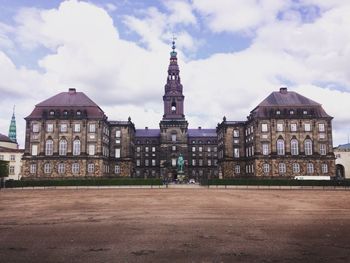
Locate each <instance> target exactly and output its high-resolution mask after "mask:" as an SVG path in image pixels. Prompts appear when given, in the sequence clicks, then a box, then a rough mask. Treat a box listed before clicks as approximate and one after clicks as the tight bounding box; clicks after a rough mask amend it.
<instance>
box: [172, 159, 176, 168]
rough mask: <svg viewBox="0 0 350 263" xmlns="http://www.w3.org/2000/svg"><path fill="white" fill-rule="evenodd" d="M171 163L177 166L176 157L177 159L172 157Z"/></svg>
mask: <svg viewBox="0 0 350 263" xmlns="http://www.w3.org/2000/svg"><path fill="white" fill-rule="evenodd" d="M171 165H172V166H173V167H175V166H176V159H175V158H173V159H171Z"/></svg>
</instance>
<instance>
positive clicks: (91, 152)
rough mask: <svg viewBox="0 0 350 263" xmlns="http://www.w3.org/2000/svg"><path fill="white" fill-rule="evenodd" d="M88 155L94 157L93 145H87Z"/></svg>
mask: <svg viewBox="0 0 350 263" xmlns="http://www.w3.org/2000/svg"><path fill="white" fill-rule="evenodd" d="M89 155H95V144H89Z"/></svg>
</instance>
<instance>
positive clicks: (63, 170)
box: [57, 163, 66, 174]
mask: <svg viewBox="0 0 350 263" xmlns="http://www.w3.org/2000/svg"><path fill="white" fill-rule="evenodd" d="M65 170H66V169H65V165H64V163H59V164H58V168H57V171H58V173H59V174H64V172H65Z"/></svg>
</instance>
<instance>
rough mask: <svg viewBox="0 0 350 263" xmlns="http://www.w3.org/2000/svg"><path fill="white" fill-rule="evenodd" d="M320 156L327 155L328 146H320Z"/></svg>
mask: <svg viewBox="0 0 350 263" xmlns="http://www.w3.org/2000/svg"><path fill="white" fill-rule="evenodd" d="M320 154H321V155H326V154H327V153H326V145H325V144H323V143H322V144H320Z"/></svg>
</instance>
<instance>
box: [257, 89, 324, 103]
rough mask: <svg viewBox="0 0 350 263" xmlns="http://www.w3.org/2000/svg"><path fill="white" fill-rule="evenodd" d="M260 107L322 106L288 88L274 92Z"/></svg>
mask: <svg viewBox="0 0 350 263" xmlns="http://www.w3.org/2000/svg"><path fill="white" fill-rule="evenodd" d="M258 106H321V104H319V103H317V102H315V101H313V100H311V99H309V98H306V97H304V96H303V95H300V94H299V93H296V92H294V91H288V90H287V88H281V89H280V91H274V92H272V93H271V94H270V95H269V96H268V97H267V98H266V99H264V100H263V101H262V102H261V103H260V104H259V105H258Z"/></svg>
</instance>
